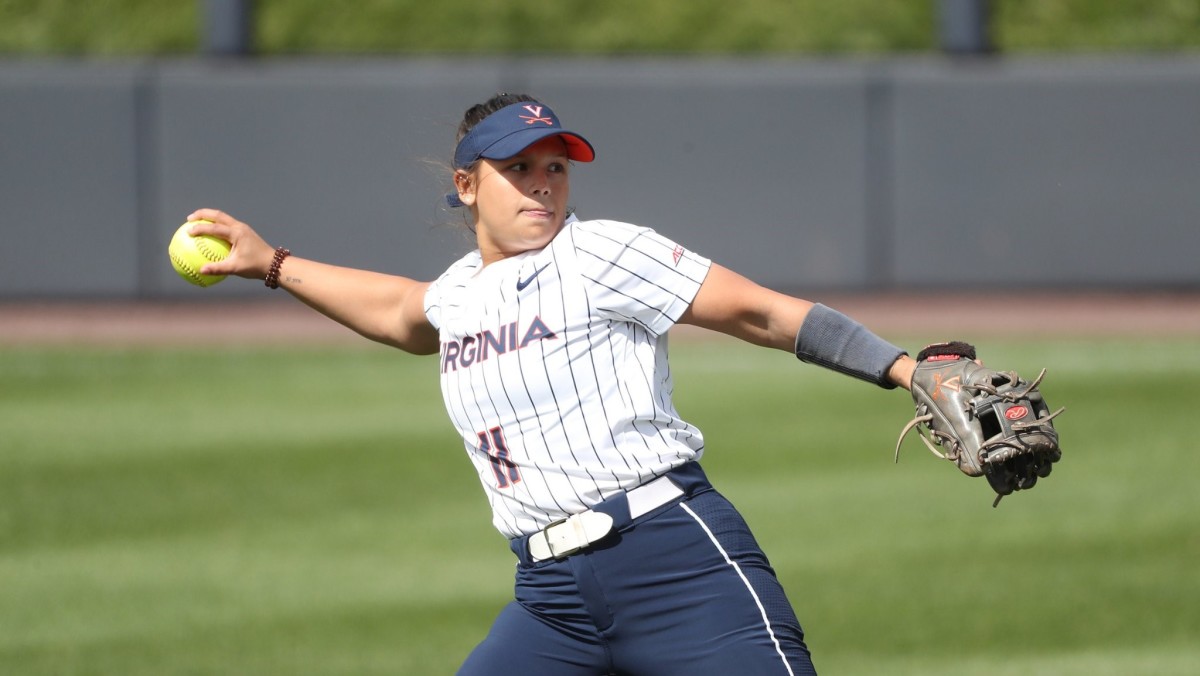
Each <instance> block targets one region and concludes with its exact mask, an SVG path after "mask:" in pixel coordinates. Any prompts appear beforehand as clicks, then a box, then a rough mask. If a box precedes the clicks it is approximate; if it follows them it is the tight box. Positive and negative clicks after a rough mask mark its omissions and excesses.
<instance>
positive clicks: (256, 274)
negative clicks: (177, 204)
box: [187, 209, 275, 279]
mask: <svg viewBox="0 0 1200 676" xmlns="http://www.w3.org/2000/svg"><path fill="white" fill-rule="evenodd" d="M187 220H188V221H210V222H209V223H197V224H196V225H193V226H192V229H191V234H192V235H212V236H213V237H219V238H221V239H223V240H225V241H226V242H229V244H230V251H229V256H228V257H227V258H226V259H225V260H223V261H220V262H217V263H206V264H205V265H204V267H203V268H200V273H201V274H205V275H236V276H238V277H245V278H246V279H263V278H265V277H266V276H267V271H268V270H270V268H271V261H272V260H273V259H274V257H275V250H274V249H273V248H272V247H271V245H270V244H267V242H266V240H264V239H263V238H262V237H260V236H259V234H258V233H257V232H255V231H254V229H253V228H251V227H250V226H249V225H246V224H245V223H243V222H241V221H239V220H237V219H236V218H234V217H233V216H230V215H229V214H227V213H225V212H224V211H220V210H218V209H197V210H196V211H193V212H192V213H191V214H190V215H189V216H188V217H187Z"/></svg>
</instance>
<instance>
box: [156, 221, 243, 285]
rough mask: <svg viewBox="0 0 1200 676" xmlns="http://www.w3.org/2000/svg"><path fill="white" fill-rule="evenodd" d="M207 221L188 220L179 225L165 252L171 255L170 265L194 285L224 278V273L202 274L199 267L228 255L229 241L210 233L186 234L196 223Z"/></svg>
mask: <svg viewBox="0 0 1200 676" xmlns="http://www.w3.org/2000/svg"><path fill="white" fill-rule="evenodd" d="M200 222H203V223H207V222H208V221H188V222H187V223H184V224H183V225H181V226H179V229H178V230H176V231H175V236H174V237H172V238H171V244H170V246H168V247H167V253H168V254H170V256H171V266H172V267H173V268H175V272H178V273H179V276H180V277H183V278H184V279H186V280H187V281H189V282H191V283H192V284H195V285H196V286H212V285H213V284H216V283H217V282H219V281H221V280H222V279H225V275H202V274H200V268H202V267H204V265H205V264H206V263H218V262H220V261H223V260H225V259H226V258H227V257H228V256H229V242H226V241H225V240H223V239H219V238H217V237H213V236H212V235H197V236H192V235H190V234H188V230H190V229H191V227H192V226H193V225H195V224H196V223H200Z"/></svg>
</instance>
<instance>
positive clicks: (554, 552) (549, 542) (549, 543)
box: [542, 514, 588, 559]
mask: <svg viewBox="0 0 1200 676" xmlns="http://www.w3.org/2000/svg"><path fill="white" fill-rule="evenodd" d="M575 516H578V515H576V514H572V515H571V516H568V517H565V518H562V519H559V520H558V521H555V522H554V523H551V524H550V525H548V526H546V527H545V528H543V529H542V537H544V538H546V548H547V549H549V550H550V556H552V557H554V558H555V559H565V558H567V557H568V556H570V555H572V554H574V553H576V552H579V551H582V550H583V549H584V548H586V547H587V546H588V543H587V542H586V539H585V541H584V542H583V544H577V545H575V546H574V547H568V548H567V549H564V550H562V551H559V550H558V549H557V548H555V546H554V539H553V538H552V537H551V535H550V531H552V530H554V529H555V528H558V527H559V526H566V527H567V528H571V525H570V524H568V523H567V522H568V521H570V520H571V519H572V518H574V517H575ZM572 530H573V529H572ZM576 541H577V542H578V540H576Z"/></svg>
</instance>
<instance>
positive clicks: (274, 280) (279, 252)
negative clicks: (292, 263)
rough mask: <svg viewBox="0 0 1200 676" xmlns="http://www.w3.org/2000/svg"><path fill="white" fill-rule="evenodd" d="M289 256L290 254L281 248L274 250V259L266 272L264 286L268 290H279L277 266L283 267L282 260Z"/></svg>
mask: <svg viewBox="0 0 1200 676" xmlns="http://www.w3.org/2000/svg"><path fill="white" fill-rule="evenodd" d="M291 255H292V252H291V251H288V250H287V249H285V248H283V247H277V248H276V249H275V258H274V260H272V261H271V269H270V270H267V280H266V284H267V288H268V289H278V288H279V266H281V265H283V259H285V258H287V257H288V256H291Z"/></svg>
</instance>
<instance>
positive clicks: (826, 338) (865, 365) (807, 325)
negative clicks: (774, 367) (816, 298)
mask: <svg viewBox="0 0 1200 676" xmlns="http://www.w3.org/2000/svg"><path fill="white" fill-rule="evenodd" d="M905 354H908V353H907V352H905V351H904V350H901V349H900V348H898V347H896V346H895V345H892V344H891V343H889V342H887V341H886V340H884V339H882V338H880V337H879V336H877V335H875V334H874V333H871V331H870V330H869V329H867V327H865V326H863V325H862V324H859V323H858V322H856V321H854V320H853V319H851V318H849V317H847V316H846V315H844V314H842V313H840V312H838V311H837V310H834V309H832V308H829V307H826V306H824V305H821V304H820V303H817V304H816V305H814V306H813V307H812V309H811V310H809V312H808V316H807V317H806V318H805V319H804V324H802V325H801V326H800V331H799V333H797V334H796V356H797V357H799V358H800V361H802V362H806V363H809V364H816V365H818V366H824V367H825V368H827V369H832V370H834V371H837V372H838V373H845V374H846V375H849V376H854V377H855V378H859V379H861V380H865V381H867V382H869V383H875V384H876V385H879V386H880V387H883V388H886V389H889V390H890V389H892V388H894V387H896V385H895V383H893V382H891V381H890V380H888V377H887V374H888V371H889V370H890V369H891V368H892V364H894V363H896V360H897V359H899V358H900V357H901V356H902V355H905Z"/></svg>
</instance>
